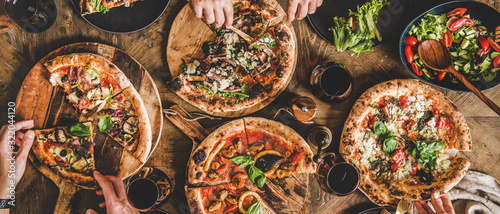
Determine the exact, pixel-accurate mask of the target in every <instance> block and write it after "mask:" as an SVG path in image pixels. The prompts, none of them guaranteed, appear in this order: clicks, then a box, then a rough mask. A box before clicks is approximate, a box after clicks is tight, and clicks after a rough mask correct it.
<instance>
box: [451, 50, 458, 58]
mask: <svg viewBox="0 0 500 214" xmlns="http://www.w3.org/2000/svg"><path fill="white" fill-rule="evenodd" d="M450 54H451V56H452V57H458V52H456V51H454V52H450Z"/></svg>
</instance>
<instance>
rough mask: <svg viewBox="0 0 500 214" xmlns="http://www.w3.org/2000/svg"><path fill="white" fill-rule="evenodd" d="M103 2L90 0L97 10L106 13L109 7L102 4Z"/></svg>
mask: <svg viewBox="0 0 500 214" xmlns="http://www.w3.org/2000/svg"><path fill="white" fill-rule="evenodd" d="M101 2H102V0H90V6H92V7H93V8H94V9H96V10H97V12H99V13H102V14H106V13H107V12H109V9H108V8H106V7H104V6H102V4H101Z"/></svg>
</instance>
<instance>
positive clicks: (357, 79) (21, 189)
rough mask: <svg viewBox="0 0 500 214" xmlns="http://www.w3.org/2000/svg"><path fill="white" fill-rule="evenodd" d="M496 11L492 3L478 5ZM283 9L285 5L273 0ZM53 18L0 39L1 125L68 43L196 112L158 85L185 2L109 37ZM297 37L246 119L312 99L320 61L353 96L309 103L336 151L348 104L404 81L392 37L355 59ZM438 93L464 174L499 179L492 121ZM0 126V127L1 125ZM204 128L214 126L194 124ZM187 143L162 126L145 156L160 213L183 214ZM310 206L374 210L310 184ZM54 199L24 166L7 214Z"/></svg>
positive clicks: (467, 103)
mask: <svg viewBox="0 0 500 214" xmlns="http://www.w3.org/2000/svg"><path fill="white" fill-rule="evenodd" d="M481 1H483V2H485V3H487V4H489V5H491V6H493V7H495V9H497V10H499V11H500V2H499V1H498V0H494V1H491V0H488V1H487V0H481ZM280 3H281V4H282V5H283V6H284V7H286V1H285V0H280ZM438 3H441V1H434V0H425V1H409V5H408V6H407V9H408V10H406V11H405V13H406V14H407V15H406V16H405V17H406V19H407V20H405V21H404V22H408V21H409V20H410V19H411V18H413V17H415V16H416V15H417V14H419V13H422V12H423V11H425V9H426V8H430V7H432V6H434V5H437V4H438ZM56 4H57V10H58V14H57V20H56V22H55V24H54V25H53V26H52V27H51V28H50V29H49V30H47V31H46V32H43V33H40V34H29V33H26V32H24V31H22V30H21V29H20V28H19V27H17V26H16V28H14V29H12V30H10V31H8V32H7V33H4V34H0V47H1V48H0V60H1V61H0V62H1V63H0V106H2V107H0V118H2V119H1V121H6V118H7V106H8V102H14V101H15V99H16V95H17V92H18V91H19V88H20V87H21V83H22V81H23V79H24V77H25V76H26V74H27V73H28V71H29V70H30V69H31V67H32V66H33V65H34V64H35V63H36V62H37V61H38V60H40V59H41V58H43V57H44V56H45V55H47V54H48V53H49V52H51V51H52V50H55V49H57V48H59V47H61V46H64V45H67V44H71V43H76V42H100V43H104V44H109V45H113V46H115V47H118V48H120V49H122V50H125V51H126V52H128V53H129V54H130V55H132V56H133V57H135V59H137V60H138V61H139V62H140V63H142V65H143V66H144V67H145V68H146V69H147V70H148V71H149V72H150V74H151V76H152V77H153V79H154V81H155V83H156V85H157V87H158V90H159V93H160V96H161V99H162V104H163V106H164V107H168V106H169V105H171V104H172V103H177V104H180V105H181V106H182V107H183V108H185V109H186V110H187V111H189V112H192V111H198V110H197V109H195V108H194V107H192V106H190V105H189V104H187V103H186V102H184V101H183V100H181V99H180V98H179V97H177V96H176V95H175V94H174V93H172V92H171V91H170V90H168V89H167V88H166V84H165V82H166V81H168V80H169V79H170V78H171V77H170V75H169V71H168V66H167V64H166V56H165V47H166V44H167V37H168V32H169V31H170V26H171V24H172V22H173V20H174V18H175V16H176V15H177V13H178V12H179V11H180V9H181V8H182V7H183V6H184V5H185V4H186V2H185V1H183V0H172V1H171V2H170V5H169V7H168V9H167V10H166V12H165V14H164V15H163V16H162V17H161V19H160V20H158V21H157V22H156V23H155V24H153V25H152V26H150V27H148V28H146V29H143V30H141V31H138V32H135V33H131V34H112V33H107V32H103V31H100V30H98V29H96V28H94V27H92V26H91V25H90V24H88V23H86V22H85V21H84V20H83V19H82V18H81V17H80V16H79V15H78V14H77V13H76V11H75V10H74V8H73V6H72V5H71V2H70V1H56ZM293 25H294V28H295V31H296V32H297V38H298V50H299V51H298V64H297V68H296V71H295V75H294V77H293V79H292V81H291V82H290V85H289V86H288V88H287V89H286V90H285V92H284V93H283V94H282V95H280V96H279V97H278V98H277V99H276V100H275V101H274V102H273V103H272V104H270V105H269V106H267V107H266V108H264V109H262V110H260V111H258V112H255V113H253V114H251V116H261V117H266V118H272V117H273V116H274V114H275V113H276V112H277V110H278V109H279V108H281V107H283V106H284V105H285V104H286V101H287V100H288V99H290V98H291V97H293V96H294V95H301V96H309V97H313V96H312V94H311V92H310V90H309V85H308V81H309V76H310V73H311V70H312V68H313V67H314V66H316V65H317V64H319V63H324V62H328V61H338V62H340V63H342V64H344V65H346V66H347V67H348V68H349V69H350V70H351V71H352V73H353V77H354V90H353V92H352V94H351V95H350V97H349V98H348V99H347V100H345V101H343V102H340V103H335V104H327V103H323V102H321V101H319V100H317V99H316V98H314V97H313V98H314V99H315V101H316V102H317V105H318V113H317V115H316V117H315V119H314V122H315V123H316V124H321V125H326V126H328V127H329V128H330V129H331V130H332V133H333V136H334V141H333V143H332V144H331V146H330V147H329V148H328V149H327V150H329V151H338V141H339V138H340V133H341V130H342V126H343V124H344V121H345V119H346V118H347V116H348V114H349V111H350V109H351V106H352V105H353V104H354V102H355V101H356V99H357V98H358V97H359V96H360V95H361V94H362V93H363V92H364V91H365V90H366V89H368V88H369V87H371V86H373V85H375V84H377V83H379V82H382V81H386V80H389V79H394V78H409V77H411V76H410V75H409V74H408V73H407V72H406V70H405V68H404V67H403V65H402V63H401V62H400V60H399V55H398V49H397V45H398V38H399V36H400V35H399V34H397V35H394V36H393V37H392V38H389V39H387V42H386V43H385V44H383V45H381V46H379V47H377V48H375V52H373V53H371V52H370V53H363V54H361V55H360V57H351V56H350V55H349V53H338V52H337V51H336V50H335V49H334V48H333V46H332V45H330V44H328V43H327V42H325V41H324V40H322V39H321V38H320V37H319V36H318V35H317V34H316V33H315V32H314V31H313V30H312V28H311V27H310V25H309V24H308V23H307V22H306V21H305V20H301V21H294V22H293ZM441 91H443V92H444V93H445V94H446V95H447V96H448V97H449V98H450V99H451V100H452V101H453V102H454V103H455V105H456V106H457V107H458V108H459V109H460V111H462V113H463V114H464V115H465V117H466V120H467V123H468V124H469V127H470V129H471V132H472V138H473V142H474V144H473V152H469V153H465V154H463V155H465V156H466V157H467V158H469V159H470V160H471V162H472V167H471V168H472V169H473V170H479V171H482V172H485V173H487V174H490V175H493V176H494V177H496V178H497V179H500V171H499V170H496V169H498V165H499V164H500V146H499V145H500V117H499V116H497V115H496V114H495V113H494V112H493V111H492V110H490V109H489V108H488V107H487V106H486V105H485V104H483V103H482V102H481V101H480V100H479V99H478V98H477V97H475V96H474V95H473V94H471V93H457V92H452V91H445V90H441ZM485 94H486V96H488V97H489V98H490V99H492V100H493V101H494V102H496V103H497V104H500V87H497V88H495V89H492V90H489V91H486V92H485ZM279 119H280V121H281V122H283V123H285V124H286V125H289V126H291V127H293V128H295V129H296V130H297V131H298V132H299V133H300V134H302V135H303V136H305V134H307V131H308V130H309V128H310V127H311V126H306V125H302V124H300V123H297V122H296V121H294V120H292V119H291V118H290V117H287V116H285V115H280V116H279ZM3 123H4V122H2V124H3ZM201 123H202V125H205V126H207V127H210V126H215V125H218V124H220V123H221V122H218V121H216V122H210V121H201ZM190 147H191V141H190V139H189V138H188V137H187V136H185V135H184V134H183V133H182V132H180V130H178V129H177V128H176V127H175V126H174V125H173V124H172V123H170V121H168V120H165V123H164V126H163V133H162V136H161V140H160V145H159V146H158V148H157V149H156V151H155V152H154V153H153V155H152V156H151V158H150V160H149V162H148V163H147V165H149V166H158V165H163V166H166V167H168V168H169V169H170V170H171V171H172V172H173V173H174V174H175V181H176V185H177V187H176V189H175V191H174V193H173V194H174V195H173V196H172V197H171V198H170V201H169V202H168V203H167V204H166V205H165V206H164V207H163V210H165V211H168V212H169V213H187V212H188V210H189V208H188V206H187V202H186V198H185V196H184V189H183V188H182V187H183V186H184V179H185V178H184V174H185V165H186V163H187V160H188V157H189V152H190V151H191V148H190ZM311 185H312V186H311V188H310V189H311V197H310V198H309V200H310V203H308V204H307V205H306V206H305V207H304V213H355V212H359V211H362V210H364V209H367V208H370V207H374V206H375V205H374V204H372V203H371V202H370V201H369V200H368V199H367V198H366V197H365V196H364V195H363V194H362V193H361V192H359V191H357V192H355V193H354V194H351V195H349V196H346V197H334V196H332V195H328V194H326V193H324V192H323V191H321V190H320V189H319V187H318V186H317V184H316V183H315V182H311ZM57 196H58V188H57V186H56V185H55V184H54V183H53V182H52V181H50V180H49V179H48V178H46V177H45V176H43V175H42V174H41V173H40V172H39V171H38V170H37V169H36V168H35V167H34V166H33V164H31V163H28V164H27V167H26V172H25V174H24V177H23V178H22V179H21V181H20V183H19V184H18V186H17V194H16V205H17V206H16V207H15V208H13V209H12V211H13V213H52V212H53V210H54V207H55V203H56V200H57ZM102 200H103V199H102V197H97V196H96V195H95V193H94V191H90V190H84V191H81V192H79V193H77V195H76V196H75V198H74V203H73V207H72V210H73V212H74V213H84V211H85V210H86V209H88V208H93V209H97V210H100V211H101V212H104V209H98V204H99V202H101V201H102Z"/></svg>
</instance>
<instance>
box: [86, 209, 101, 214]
mask: <svg viewBox="0 0 500 214" xmlns="http://www.w3.org/2000/svg"><path fill="white" fill-rule="evenodd" d="M85 214H99V213H98V212H96V211H95V210H93V209H88V210H87V212H85Z"/></svg>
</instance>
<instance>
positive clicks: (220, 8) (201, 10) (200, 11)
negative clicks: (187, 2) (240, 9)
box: [191, 0, 233, 28]
mask: <svg viewBox="0 0 500 214" xmlns="http://www.w3.org/2000/svg"><path fill="white" fill-rule="evenodd" d="M191 3H192V5H193V10H194V14H195V16H196V17H198V18H201V17H203V18H204V19H205V21H206V22H207V24H212V23H213V25H214V26H215V27H217V28H219V27H221V26H222V24H224V25H225V26H226V27H227V28H229V27H231V25H232V24H233V2H232V0H192V2H191Z"/></svg>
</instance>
